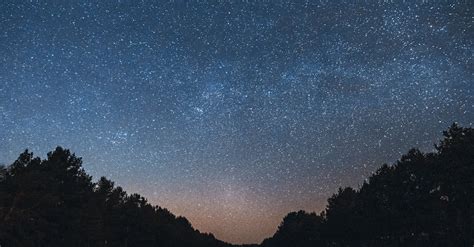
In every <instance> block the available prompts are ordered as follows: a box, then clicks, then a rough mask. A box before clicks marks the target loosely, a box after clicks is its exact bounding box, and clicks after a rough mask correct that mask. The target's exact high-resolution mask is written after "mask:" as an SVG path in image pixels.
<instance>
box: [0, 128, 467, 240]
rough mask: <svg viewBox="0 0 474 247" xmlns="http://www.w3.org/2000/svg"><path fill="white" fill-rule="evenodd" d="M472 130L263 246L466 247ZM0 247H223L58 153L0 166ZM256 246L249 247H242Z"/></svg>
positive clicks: (407, 159)
mask: <svg viewBox="0 0 474 247" xmlns="http://www.w3.org/2000/svg"><path fill="white" fill-rule="evenodd" d="M473 133H474V131H473V129H472V128H462V127H459V126H458V125H456V124H453V125H452V126H451V127H450V128H449V129H448V130H447V131H445V132H444V133H443V134H444V139H443V140H442V141H441V142H440V143H439V144H438V145H436V146H435V148H436V152H433V153H422V152H421V151H419V150H417V149H412V150H410V151H409V152H408V153H407V154H405V155H403V156H402V157H401V158H400V160H399V161H397V162H396V163H395V164H393V165H387V164H385V165H382V166H381V167H380V168H379V169H378V170H377V171H376V172H375V173H374V174H373V175H372V176H370V177H369V178H368V180H367V181H366V182H364V183H363V184H362V186H361V187H360V188H359V189H357V190H356V189H353V188H350V187H347V188H340V189H339V190H338V192H337V193H336V194H334V195H333V196H331V197H330V198H329V199H328V204H327V207H326V209H325V210H324V211H323V212H321V213H320V214H316V213H307V212H304V211H299V212H292V213H289V214H288V215H287V216H286V217H285V218H284V219H283V221H282V223H281V224H280V226H279V227H278V230H277V232H276V233H275V234H274V235H273V236H272V237H271V238H268V239H266V240H264V241H263V242H262V243H261V246H263V247H282V246H292V247H307V246H322V247H325V246H327V247H329V246H333V247H339V246H341V247H342V246H354V247H355V246H357V247H358V246H360V247H363V246H364V247H368V246H430V247H431V246H434V247H437V246H439V247H441V246H448V247H449V246H453V247H454V246H456V247H457V246H461V247H464V246H466V247H467V246H469V247H470V246H473V236H474V227H473V222H474V179H473V177H474V134H473ZM0 246H2V247H4V246H7V247H9V246H26V247H29V246H35V247H36V246H40V247H41V246H53V247H54V246H81V247H82V246H87V247H92V246H98V247H104V246H123V247H132V246H163V247H168V246H173V247H180V246H189V247H201V246H202V247H204V246H206V247H221V246H230V244H227V243H224V242H222V241H219V240H217V239H215V238H214V236H213V235H212V234H203V233H200V232H199V231H197V230H195V229H194V228H193V227H192V226H191V224H190V222H189V221H188V220H187V219H186V218H184V217H176V216H175V215H173V214H172V213H170V212H169V211H168V210H167V209H165V208H161V207H158V206H152V205H151V204H149V203H148V202H147V200H146V199H145V198H144V197H142V196H140V195H138V194H131V195H128V194H127V193H126V192H125V191H123V189H122V188H121V187H116V186H115V184H114V183H113V182H112V181H110V180H108V179H106V178H105V177H101V178H100V179H99V180H98V181H97V182H92V178H91V177H90V176H89V175H87V174H86V173H85V171H84V170H83V169H82V161H81V159H80V158H78V157H76V156H75V155H74V154H73V153H71V152H70V151H69V150H67V149H63V148H61V147H58V148H56V149H55V150H54V151H52V152H50V153H48V155H47V158H46V159H45V160H41V159H40V158H37V157H34V156H33V153H31V152H29V151H28V150H25V151H24V152H23V153H21V154H20V155H19V157H18V159H17V160H16V161H14V162H13V164H11V165H9V166H0ZM247 246H248V247H250V246H257V245H247Z"/></svg>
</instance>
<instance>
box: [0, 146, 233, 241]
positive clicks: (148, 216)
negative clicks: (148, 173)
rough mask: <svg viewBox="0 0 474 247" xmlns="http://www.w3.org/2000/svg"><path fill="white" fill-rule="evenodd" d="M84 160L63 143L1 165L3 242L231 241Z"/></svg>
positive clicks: (0, 222) (1, 229) (0, 234)
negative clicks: (96, 173) (42, 155)
mask: <svg viewBox="0 0 474 247" xmlns="http://www.w3.org/2000/svg"><path fill="white" fill-rule="evenodd" d="M81 164H82V162H81V159H80V158H77V157H76V156H75V155H74V154H71V153H70V152H69V150H65V149H62V148H60V147H58V148H56V150H55V151H53V152H50V153H48V157H47V159H46V160H40V159H39V158H34V156H33V154H32V153H30V152H28V150H26V151H25V152H23V153H22V154H20V156H19V158H18V159H17V160H16V161H15V162H14V163H13V164H12V165H10V166H9V167H7V168H3V167H2V168H0V175H1V179H0V245H1V246H2V247H3V246H7V247H8V246H124V247H125V246H127V247H131V246H199V247H200V246H216V247H218V246H228V245H227V244H226V243H223V242H221V241H219V240H216V239H215V238H214V237H213V236H212V235H210V234H201V233H199V232H198V231H197V230H194V229H193V228H192V226H191V224H190V223H189V222H188V221H187V220H186V219H185V218H183V217H176V216H174V215H173V214H171V213H170V212H169V211H168V210H166V209H163V208H160V207H154V206H152V205H150V204H149V203H148V202H147V201H146V199H145V198H143V197H142V196H140V195H138V194H132V195H127V194H126V193H125V192H124V191H123V190H122V188H120V187H115V186H114V183H113V182H112V181H110V180H107V179H106V178H104V177H102V178H100V179H99V181H98V182H97V183H92V182H91V177H90V176H88V175H87V174H86V173H85V172H84V170H83V169H82V167H81Z"/></svg>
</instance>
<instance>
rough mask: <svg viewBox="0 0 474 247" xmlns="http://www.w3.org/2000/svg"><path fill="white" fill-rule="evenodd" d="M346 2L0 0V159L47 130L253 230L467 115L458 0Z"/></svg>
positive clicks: (188, 212)
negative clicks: (451, 1) (27, 0)
mask: <svg viewBox="0 0 474 247" xmlns="http://www.w3.org/2000/svg"><path fill="white" fill-rule="evenodd" d="M105 2H106V3H105ZM292 2H293V1H292ZM354 2H359V3H357V4H354V3H348V2H337V3H335V2H333V1H306V2H299V3H290V2H278V1H195V2H194V3H191V2H188V1H169V2H164V1H162V2H158V1H155V2H147V1H94V2H86V1H39V2H37V1H30V2H26V1H25V2H20V1H8V0H7V1H1V3H0V162H1V163H4V164H8V163H11V162H12V161H13V160H14V159H15V158H16V157H17V155H18V154H19V153H20V152H21V151H23V150H24V149H25V148H28V149H30V150H31V151H33V152H34V153H35V154H36V155H40V156H42V157H45V154H46V152H48V151H50V150H52V149H53V148H54V147H55V146H57V145H61V146H63V147H65V148H69V149H71V150H72V151H73V152H75V153H76V154H77V155H78V156H82V157H83V160H84V168H85V169H86V171H87V172H88V173H90V174H92V175H93V176H94V178H95V179H97V178H98V177H100V176H107V177H108V178H110V179H112V180H114V181H115V182H116V184H118V185H120V186H122V187H123V188H124V189H125V190H127V191H128V192H138V193H140V194H142V195H143V196H145V197H147V198H148V199H149V201H150V202H151V203H153V204H157V205H160V206H162V207H166V208H168V209H170V210H171V211H172V212H173V213H175V214H178V215H183V216H185V217H187V218H188V219H189V220H190V221H191V223H192V224H193V226H194V227H196V228H197V229H199V230H201V231H205V232H212V233H214V234H215V235H216V237H218V238H220V239H223V240H225V241H230V242H233V243H252V242H260V241H261V240H262V239H263V238H265V237H269V236H270V235H272V234H273V233H274V231H275V230H276V228H277V226H278V224H279V222H280V221H281V219H282V217H283V216H284V215H285V214H286V213H288V212H290V211H293V210H299V209H305V210H309V211H316V212H319V211H320V210H322V209H324V207H325V202H326V198H327V197H328V196H330V195H331V194H332V193H334V192H335V191H336V190H337V188H338V187H339V186H358V185H360V184H361V183H362V182H363V181H364V179H365V178H367V176H368V175H370V174H371V172H373V171H375V170H376V168H377V167H378V166H380V165H381V164H382V163H384V162H389V163H391V162H394V161H396V159H397V158H399V156H400V155H401V154H403V153H405V152H406V151H407V150H408V149H409V148H411V147H419V148H420V149H422V150H424V151H430V150H432V149H433V143H435V142H436V141H437V140H438V139H440V138H441V131H442V130H443V129H446V128H447V127H448V126H449V125H450V124H451V123H452V122H454V121H456V122H459V123H460V124H461V125H463V126H472V125H473V122H474V80H473V79H474V76H473V73H474V66H473V54H472V53H473V40H474V39H473V37H474V29H473V23H474V18H473V16H474V15H473V2H472V1H467V0H466V1H458V2H453V3H450V2H449V1H436V2H438V3H433V2H432V1H423V2H422V1H405V3H403V2H402V1H400V3H393V2H392V1H354ZM370 2H372V3H370ZM408 2H412V3H408ZM416 2H417V3H416Z"/></svg>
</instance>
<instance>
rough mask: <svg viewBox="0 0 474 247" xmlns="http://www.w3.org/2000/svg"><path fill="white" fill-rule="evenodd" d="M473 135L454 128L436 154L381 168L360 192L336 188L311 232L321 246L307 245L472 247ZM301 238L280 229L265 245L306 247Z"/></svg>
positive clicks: (406, 158) (411, 153)
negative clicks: (316, 226)
mask: <svg viewBox="0 0 474 247" xmlns="http://www.w3.org/2000/svg"><path fill="white" fill-rule="evenodd" d="M473 132H474V131H473V129H472V128H462V127H459V126H458V125H456V124H453V125H452V126H451V127H450V128H449V129H448V130H447V131H445V132H444V133H443V134H444V139H443V140H442V141H441V142H440V143H439V144H438V145H436V146H435V147H436V152H434V153H426V154H425V153H422V152H421V151H419V150H417V149H412V150H410V151H409V152H408V153H407V154H405V155H403V156H402V157H401V159H400V160H399V161H397V162H396V163H395V164H394V165H387V164H385V165H383V166H382V167H381V168H379V169H378V170H377V171H376V172H375V173H374V174H373V175H372V176H370V177H369V179H368V182H364V183H363V185H362V186H361V188H360V189H358V190H354V189H352V188H344V189H342V188H341V189H339V191H338V192H337V193H336V194H334V195H333V196H332V197H331V198H329V199H328V204H327V208H326V210H325V211H323V212H322V213H321V214H320V216H319V217H322V218H323V220H322V225H320V226H319V227H318V228H317V230H313V232H312V234H313V236H315V237H316V236H317V237H318V238H320V239H321V241H320V244H319V245H316V244H314V245H311V246H440V247H441V246H453V247H454V246H466V247H467V246H473V244H474V242H473V241H474V240H473V237H474V229H473V225H472V224H473V220H474V197H473V196H474V179H473V177H474V135H473ZM293 214H294V213H290V214H289V215H288V216H287V217H289V216H291V215H293ZM285 219H286V218H285ZM314 222H315V223H316V222H318V224H319V222H320V220H319V219H318V220H314ZM282 224H283V225H285V224H289V223H287V222H286V220H284V221H283V223H282ZM289 225H291V224H289ZM301 232H304V231H303V230H301ZM281 236H287V237H286V238H282V237H281ZM301 239H306V238H303V237H301V236H299V235H298V234H295V233H293V230H291V229H288V228H285V227H281V226H280V228H279V230H278V231H277V233H276V234H275V235H274V236H273V237H272V238H270V239H267V240H265V241H264V242H263V245H264V246H266V247H273V246H295V247H298V246H307V245H306V244H307V243H309V242H310V241H305V242H304V243H301V242H299V241H300V240H301ZM288 243H292V244H291V245H288Z"/></svg>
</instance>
